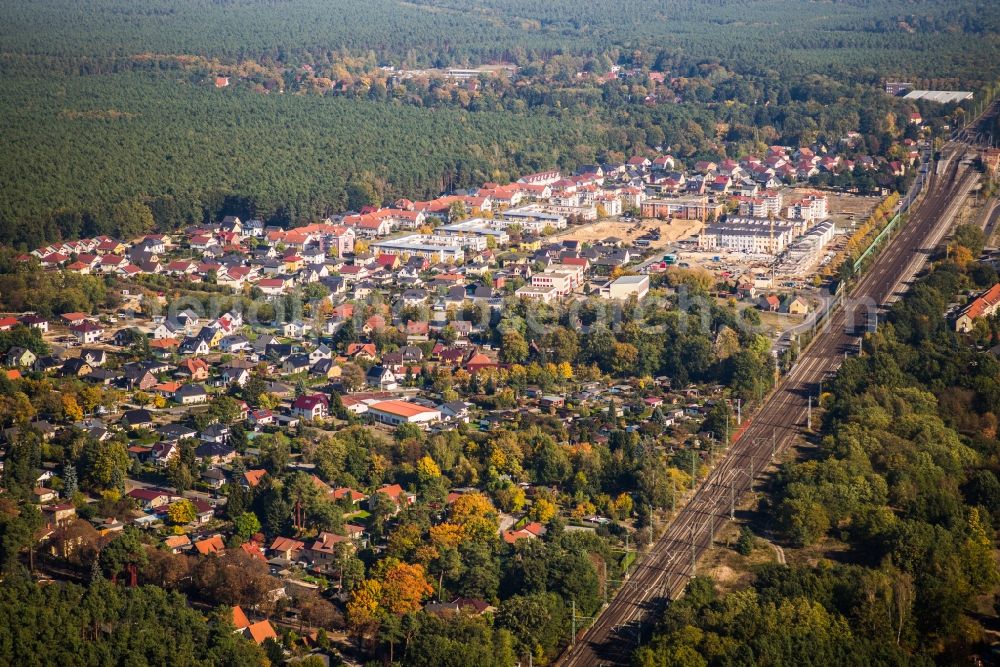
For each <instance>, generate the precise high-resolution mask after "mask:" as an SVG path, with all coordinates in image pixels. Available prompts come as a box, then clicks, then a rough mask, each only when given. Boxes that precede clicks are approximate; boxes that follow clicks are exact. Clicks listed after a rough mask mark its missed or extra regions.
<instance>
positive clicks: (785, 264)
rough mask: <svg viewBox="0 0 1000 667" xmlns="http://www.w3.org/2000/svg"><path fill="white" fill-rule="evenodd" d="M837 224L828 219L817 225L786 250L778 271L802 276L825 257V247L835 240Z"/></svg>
mask: <svg viewBox="0 0 1000 667" xmlns="http://www.w3.org/2000/svg"><path fill="white" fill-rule="evenodd" d="M835 231H836V230H835V226H834V224H833V222H832V221H830V220H827V221H825V222H821V223H819V224H818V225H815V226H814V227H813V228H812V229H810V230H809V231H808V232H807V233H806V234H805V236H803V237H802V238H800V239H797V240H796V241H795V242H794V243H792V244H791V245H790V246H788V248H787V249H786V251H785V254H784V255H783V256H782V257H781V261H780V262H779V264H778V266H777V267H776V269H775V270H776V272H777V273H778V274H780V275H785V276H801V275H804V274H805V273H806V272H808V271H809V270H810V269H812V268H813V267H814V266H815V265H816V264H817V263H819V261H820V260H821V259H822V258H823V249H824V248H825V247H826V246H827V244H828V243H830V241H832V240H833V236H834V232H835Z"/></svg>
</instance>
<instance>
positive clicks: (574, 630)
mask: <svg viewBox="0 0 1000 667" xmlns="http://www.w3.org/2000/svg"><path fill="white" fill-rule="evenodd" d="M572 603H573V634H572V635H570V638H569V643H570V645H571V646H575V645H576V600H572Z"/></svg>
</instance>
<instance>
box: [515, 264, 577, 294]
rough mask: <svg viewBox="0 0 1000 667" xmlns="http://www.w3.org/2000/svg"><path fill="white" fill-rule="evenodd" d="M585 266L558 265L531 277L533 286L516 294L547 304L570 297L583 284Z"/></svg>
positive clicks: (522, 288)
mask: <svg viewBox="0 0 1000 667" xmlns="http://www.w3.org/2000/svg"><path fill="white" fill-rule="evenodd" d="M583 276H584V271H583V266H580V265H577V264H558V265H556V266H552V267H549V268H548V269H545V271H543V272H542V273H536V274H535V275H533V276H531V284H530V285H525V286H524V287H521V288H519V289H518V290H517V291H516V292H514V293H515V294H516V295H517V296H520V297H524V298H526V299H540V300H542V301H544V302H546V303H548V302H550V301H553V300H555V299H558V298H560V297H564V296H569V295H570V294H572V293H573V290H575V289H576V288H577V287H579V286H580V285H582V284H583Z"/></svg>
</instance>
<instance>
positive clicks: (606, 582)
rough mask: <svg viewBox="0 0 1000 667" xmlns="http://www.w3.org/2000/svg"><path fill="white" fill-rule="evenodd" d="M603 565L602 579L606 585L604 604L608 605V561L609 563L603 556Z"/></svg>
mask: <svg viewBox="0 0 1000 667" xmlns="http://www.w3.org/2000/svg"><path fill="white" fill-rule="evenodd" d="M601 565H602V568H601V569H602V570H603V571H604V577H603V578H602V581H603V582H604V586H603V588H604V604H605V605H607V604H608V563H607V561H606V560H604V559H603V558H601Z"/></svg>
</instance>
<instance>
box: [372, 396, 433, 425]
mask: <svg viewBox="0 0 1000 667" xmlns="http://www.w3.org/2000/svg"><path fill="white" fill-rule="evenodd" d="M368 414H370V415H371V416H372V417H374V418H375V419H376V420H377V421H380V422H382V423H383V424H388V425H389V426H399V425H400V424H418V425H421V426H424V425H427V424H433V423H435V422H439V421H441V411H440V410H438V409H437V408H429V407H427V406H424V405H420V404H418V403H410V402H408V401H396V400H393V401H379V402H378V403H372V404H371V405H369V406H368Z"/></svg>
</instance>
